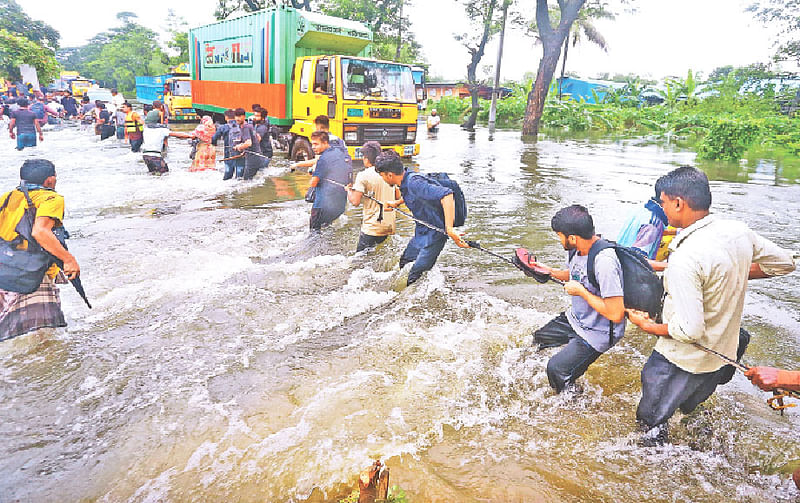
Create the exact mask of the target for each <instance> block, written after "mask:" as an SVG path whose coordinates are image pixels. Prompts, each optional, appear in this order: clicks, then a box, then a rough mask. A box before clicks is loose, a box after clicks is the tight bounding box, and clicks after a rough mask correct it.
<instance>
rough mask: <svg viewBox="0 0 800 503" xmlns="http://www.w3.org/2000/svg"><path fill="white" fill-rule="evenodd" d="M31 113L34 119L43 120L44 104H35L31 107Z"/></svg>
mask: <svg viewBox="0 0 800 503" xmlns="http://www.w3.org/2000/svg"><path fill="white" fill-rule="evenodd" d="M31 112H33V113H34V114H35V115H36V118H37V119H39V120H42V119H44V104H43V103H41V102H38V101H37V102H36V103H34V104H33V105H31Z"/></svg>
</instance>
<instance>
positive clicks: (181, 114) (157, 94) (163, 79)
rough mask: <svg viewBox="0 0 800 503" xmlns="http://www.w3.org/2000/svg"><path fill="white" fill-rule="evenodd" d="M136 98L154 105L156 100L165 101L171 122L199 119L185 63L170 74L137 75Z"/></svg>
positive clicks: (195, 120) (146, 103)
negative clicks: (193, 104)
mask: <svg viewBox="0 0 800 503" xmlns="http://www.w3.org/2000/svg"><path fill="white" fill-rule="evenodd" d="M136 99H137V100H138V101H139V102H140V103H144V104H145V105H152V104H153V102H154V101H160V102H162V103H164V104H165V105H166V106H167V109H168V110H169V120H170V122H197V121H198V120H199V118H198V116H197V113H196V112H195V110H194V108H193V107H192V79H191V77H190V76H189V71H188V65H187V64H185V63H184V64H182V65H178V66H177V67H175V68H173V69H172V71H171V72H170V73H168V74H164V75H156V76H154V77H147V76H139V77H136Z"/></svg>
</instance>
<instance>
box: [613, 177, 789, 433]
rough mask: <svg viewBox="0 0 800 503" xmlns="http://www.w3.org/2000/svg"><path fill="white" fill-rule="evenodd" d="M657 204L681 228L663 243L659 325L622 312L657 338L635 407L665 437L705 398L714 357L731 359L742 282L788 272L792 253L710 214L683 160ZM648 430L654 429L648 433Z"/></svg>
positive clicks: (721, 368) (720, 375) (718, 374)
mask: <svg viewBox="0 0 800 503" xmlns="http://www.w3.org/2000/svg"><path fill="white" fill-rule="evenodd" d="M666 178H667V180H666V182H665V185H664V188H663V190H662V193H661V202H662V206H663V208H664V212H665V213H666V214H667V218H668V219H669V223H670V225H672V226H674V227H677V228H680V229H683V230H682V231H681V232H680V233H679V234H678V236H677V237H676V238H675V239H674V240H673V241H672V243H671V244H670V251H671V254H670V257H669V263H668V266H667V269H666V272H665V274H664V287H665V290H666V293H667V295H666V298H665V301H664V312H663V320H664V323H660V324H659V323H655V322H653V321H652V320H650V319H649V318H648V317H647V315H645V314H643V313H639V312H634V311H629V312H628V317H629V319H630V320H631V322H633V323H634V324H636V325H638V326H639V327H640V328H642V329H643V330H644V331H645V332H648V333H651V334H654V335H658V336H659V340H658V342H657V343H656V346H655V348H654V350H653V353H652V354H651V355H650V358H649V359H648V360H647V363H645V366H644V368H643V369H642V399H641V401H640V402H639V407H638V409H637V411H636V418H637V420H638V421H639V422H640V424H641V425H642V426H643V427H644V428H646V429H647V430H650V431H651V434H650V435H648V437H650V438H652V439H655V441H656V442H662V441H665V440H666V439H667V421H668V420H669V418H670V417H672V415H673V414H674V413H675V411H676V410H678V408H680V409H681V411H682V412H684V413H689V412H691V411H692V410H694V408H695V407H697V405H699V404H700V403H702V402H704V401H705V400H706V399H707V398H708V397H709V396H711V394H712V393H713V392H714V390H715V389H716V387H717V385H718V384H720V383H724V382H727V379H729V378H730V371H729V369H727V368H725V363H724V362H723V361H722V360H721V359H720V358H719V357H717V356H715V355H712V354H709V353H707V352H705V351H703V350H701V349H699V348H697V347H696V346H695V345H694V344H700V345H702V346H705V347H707V348H709V349H712V350H714V351H717V352H719V353H721V354H723V355H725V356H727V357H728V358H730V359H732V360H737V359H738V356H739V355H737V350H740V351H738V352H739V353H742V352H743V350H744V347H742V348H740V347H739V346H740V343H739V333H740V328H741V320H742V310H743V307H744V297H745V292H746V290H747V280H748V279H756V278H766V277H771V276H778V275H782V274H788V273H790V272H792V271H793V270H794V261H793V259H792V254H791V252H789V251H787V250H783V249H782V248H780V247H779V246H778V245H776V244H775V243H773V242H771V241H769V240H767V239H765V238H763V237H761V236H759V235H758V234H756V233H755V232H753V231H752V230H750V229H749V228H748V227H747V225H745V224H744V223H741V222H736V221H732V220H724V219H721V218H717V217H715V216H714V215H711V214H710V212H709V208H710V206H711V190H710V188H709V185H708V178H707V177H706V175H705V174H704V173H703V172H701V171H699V170H697V169H695V168H691V167H688V166H684V167H681V168H678V169H676V170H673V171H672V172H670V173H669V174H668V175H666ZM653 430H655V431H653Z"/></svg>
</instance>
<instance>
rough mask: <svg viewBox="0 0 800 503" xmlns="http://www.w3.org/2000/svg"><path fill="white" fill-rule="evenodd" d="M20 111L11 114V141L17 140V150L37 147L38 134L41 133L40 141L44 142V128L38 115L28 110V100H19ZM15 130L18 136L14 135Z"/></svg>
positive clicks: (9, 126) (9, 129) (9, 131)
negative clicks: (37, 118)
mask: <svg viewBox="0 0 800 503" xmlns="http://www.w3.org/2000/svg"><path fill="white" fill-rule="evenodd" d="M17 105H19V110H17V111H15V112H12V113H11V122H10V123H9V124H8V134H9V136H11V139H12V140H13V139H14V138H16V139H17V150H22V149H24V148H25V147H35V146H36V133H37V132H38V133H39V141H43V140H44V135H42V126H41V125H39V121H37V120H36V114H35V113H33V112H31V111H30V110H29V109H28V100H27V99H25V98H20V99H18V100H17ZM14 128H16V129H17V134H16V136H15V135H14Z"/></svg>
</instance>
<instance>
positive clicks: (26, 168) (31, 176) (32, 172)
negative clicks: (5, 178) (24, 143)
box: [19, 159, 56, 185]
mask: <svg viewBox="0 0 800 503" xmlns="http://www.w3.org/2000/svg"><path fill="white" fill-rule="evenodd" d="M55 174H56V166H55V164H53V163H52V162H50V161H48V160H47V159H28V160H27V161H25V162H23V163H22V167H21V168H19V177H20V178H21V179H22V180H25V181H26V182H28V183H36V184H39V185H42V184H43V183H44V181H45V180H47V179H48V178H50V177H51V176H55Z"/></svg>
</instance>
